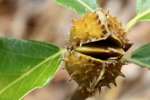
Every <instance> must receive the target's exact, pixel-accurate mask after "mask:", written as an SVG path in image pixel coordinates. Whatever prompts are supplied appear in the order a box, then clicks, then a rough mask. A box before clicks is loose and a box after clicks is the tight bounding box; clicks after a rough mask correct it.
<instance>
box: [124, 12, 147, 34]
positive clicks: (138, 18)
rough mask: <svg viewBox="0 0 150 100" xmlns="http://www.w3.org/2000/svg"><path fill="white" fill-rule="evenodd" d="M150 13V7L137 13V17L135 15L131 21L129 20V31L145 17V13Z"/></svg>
mask: <svg viewBox="0 0 150 100" xmlns="http://www.w3.org/2000/svg"><path fill="white" fill-rule="evenodd" d="M149 13H150V9H149V10H147V11H145V12H143V13H141V14H139V15H137V16H136V17H134V18H133V19H132V20H131V21H129V23H128V24H127V29H126V30H127V31H129V30H130V29H131V28H132V27H133V26H134V25H135V24H137V22H138V21H139V20H140V19H141V18H142V17H144V16H145V15H147V14H149Z"/></svg>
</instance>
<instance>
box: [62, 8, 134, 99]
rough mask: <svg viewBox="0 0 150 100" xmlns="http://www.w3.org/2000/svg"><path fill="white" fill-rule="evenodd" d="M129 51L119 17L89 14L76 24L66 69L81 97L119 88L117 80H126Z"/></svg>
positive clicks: (96, 13)
mask: <svg viewBox="0 0 150 100" xmlns="http://www.w3.org/2000/svg"><path fill="white" fill-rule="evenodd" d="M130 47H131V43H130V42H129V41H128V39H127V38H126V32H125V30H124V28H123V26H122V24H121V23H120V22H119V21H118V20H117V18H116V17H113V16H111V15H110V14H109V12H108V11H105V10H98V11H96V12H90V13H87V14H86V15H85V16H83V17H82V18H80V19H76V20H73V26H72V29H71V32H70V38H69V45H68V49H67V52H66V53H65V67H66V69H67V71H68V73H69V74H70V75H71V77H72V79H73V80H75V81H76V82H77V83H78V84H79V88H78V89H79V90H80V91H81V93H83V94H86V96H91V95H93V94H95V92H96V91H97V90H98V91H100V90H101V87H103V86H107V87H109V84H110V83H113V84H114V85H116V82H115V79H116V78H117V77H118V76H124V75H123V74H122V72H121V67H122V65H123V64H124V61H122V57H123V55H124V54H125V52H126V51H127V50H128V49H129V48H130Z"/></svg>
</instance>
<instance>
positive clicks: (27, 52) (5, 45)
mask: <svg viewBox="0 0 150 100" xmlns="http://www.w3.org/2000/svg"><path fill="white" fill-rule="evenodd" d="M61 54H62V51H61V50H60V49H59V48H58V47H56V46H54V45H51V44H48V43H41V42H36V41H26V40H16V39H9V38H0V100H19V99H22V98H23V97H24V96H25V95H26V94H27V93H29V92H31V90H33V89H36V88H40V87H43V86H44V85H46V84H47V83H48V82H49V81H50V80H51V79H52V78H53V77H54V75H55V73H56V71H57V70H58V69H59V65H60V62H61V60H60V58H61Z"/></svg>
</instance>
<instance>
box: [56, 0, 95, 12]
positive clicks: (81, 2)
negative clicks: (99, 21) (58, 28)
mask: <svg viewBox="0 0 150 100" xmlns="http://www.w3.org/2000/svg"><path fill="white" fill-rule="evenodd" d="M56 1H57V3H58V4H61V5H63V6H65V7H67V8H70V9H72V10H74V11H76V12H77V13H79V14H80V15H83V14H85V13H87V12H90V11H92V12H93V11H94V10H96V8H97V3H96V0H56Z"/></svg>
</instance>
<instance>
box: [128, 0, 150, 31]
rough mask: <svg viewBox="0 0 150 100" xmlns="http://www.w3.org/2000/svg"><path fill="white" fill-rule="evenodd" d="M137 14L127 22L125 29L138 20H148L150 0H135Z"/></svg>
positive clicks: (149, 17) (149, 16)
mask: <svg viewBox="0 0 150 100" xmlns="http://www.w3.org/2000/svg"><path fill="white" fill-rule="evenodd" d="M136 10H137V15H136V16H135V17H134V18H133V19H132V20H131V21H129V23H128V24H127V31H128V30H130V29H131V28H132V27H133V26H134V25H135V24H136V23H138V22H140V21H150V0H137V6H136Z"/></svg>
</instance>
